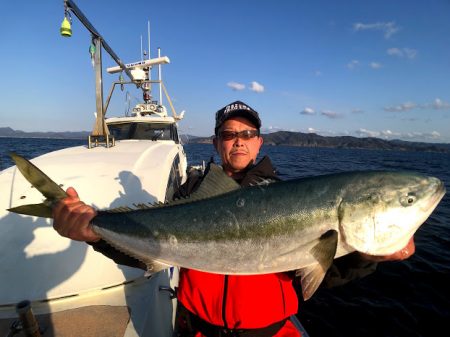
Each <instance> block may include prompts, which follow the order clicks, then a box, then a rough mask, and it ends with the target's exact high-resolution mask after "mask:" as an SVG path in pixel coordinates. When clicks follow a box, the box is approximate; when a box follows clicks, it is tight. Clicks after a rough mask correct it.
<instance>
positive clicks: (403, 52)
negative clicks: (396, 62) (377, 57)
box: [386, 48, 417, 60]
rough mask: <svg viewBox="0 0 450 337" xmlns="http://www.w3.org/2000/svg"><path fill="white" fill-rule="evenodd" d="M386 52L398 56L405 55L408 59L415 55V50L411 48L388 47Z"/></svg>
mask: <svg viewBox="0 0 450 337" xmlns="http://www.w3.org/2000/svg"><path fill="white" fill-rule="evenodd" d="M386 53H387V54H388V55H391V56H397V57H400V58H403V57H406V58H408V59H411V60H412V59H414V58H416V56H417V50H416V49H411V48H402V49H400V48H389V49H388V50H387V51H386Z"/></svg>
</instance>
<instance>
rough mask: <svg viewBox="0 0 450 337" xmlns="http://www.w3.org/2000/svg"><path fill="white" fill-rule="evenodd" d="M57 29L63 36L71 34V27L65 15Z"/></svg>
mask: <svg viewBox="0 0 450 337" xmlns="http://www.w3.org/2000/svg"><path fill="white" fill-rule="evenodd" d="M59 31H60V33H61V35H62V36H65V37H71V36H72V27H71V26H70V21H69V20H68V19H67V17H64V20H63V22H62V23H61V29H60V30H59Z"/></svg>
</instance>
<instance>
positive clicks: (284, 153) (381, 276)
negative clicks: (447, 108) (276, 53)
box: [0, 138, 450, 337]
mask: <svg viewBox="0 0 450 337" xmlns="http://www.w3.org/2000/svg"><path fill="white" fill-rule="evenodd" d="M84 144H85V141H84V140H67V139H36V138H33V139H30V138H25V139H19V138H0V169H1V170H3V169H5V168H7V167H9V166H11V165H13V163H12V161H11V160H10V158H9V156H8V152H9V151H15V152H17V153H19V154H21V155H23V156H25V157H26V158H33V157H36V156H39V155H42V154H44V153H46V152H50V151H54V150H58V149H62V148H66V147H71V146H77V145H84ZM185 151H186V153H187V156H188V162H189V164H190V165H198V164H201V163H202V161H206V162H207V161H209V160H210V158H211V157H212V158H213V159H214V160H215V161H216V162H219V158H218V157H217V155H216V154H215V152H214V148H213V146H212V145H211V144H186V145H185ZM264 155H268V156H269V157H270V158H271V160H272V162H273V164H274V166H275V167H276V170H277V172H278V174H279V176H280V177H281V178H282V179H292V178H299V177H308V176H315V175H320V174H327V173H334V172H344V171H353V170H394V171H397V170H406V171H415V172H419V173H423V174H427V175H431V176H435V177H437V178H440V179H441V180H442V181H443V182H444V183H445V185H446V188H447V194H446V195H445V196H444V198H443V199H442V200H441V202H440V204H439V205H438V207H437V208H436V209H435V211H434V212H433V213H432V215H431V216H430V217H429V218H428V220H427V221H426V222H425V224H424V225H422V226H421V227H420V228H419V230H418V231H417V232H416V234H415V236H414V237H415V243H416V252H415V254H414V255H413V256H412V257H410V258H409V259H407V260H406V261H396V262H382V263H379V264H378V267H377V270H376V271H375V272H374V273H372V274H370V275H368V276H366V277H364V278H362V279H359V280H354V281H351V282H349V283H347V284H345V285H342V286H338V287H334V288H330V289H327V288H319V290H318V291H317V292H316V293H315V294H314V295H313V297H312V298H311V299H309V300H308V301H300V304H299V312H298V315H297V316H298V318H299V319H300V321H301V323H302V324H303V326H304V327H305V329H306V331H307V332H308V333H309V335H310V336H311V337H319V336H320V337H321V336H327V337H331V336H346V337H348V336H355V337H356V336H357V337H365V336H377V337H379V336H392V337H394V336H395V337H403V336H404V337H425V336H427V337H428V336H430V337H431V336H450V333H449V330H448V327H449V325H450V154H449V153H432V152H395V151H385V150H359V149H329V148H302V147H287V146H266V147H264V146H263V148H262V151H261V157H262V156H264ZM261 296H264V294H261Z"/></svg>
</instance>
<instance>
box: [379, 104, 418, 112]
mask: <svg viewBox="0 0 450 337" xmlns="http://www.w3.org/2000/svg"><path fill="white" fill-rule="evenodd" d="M415 108H417V104H415V103H412V102H406V103H403V104H400V105H395V106H387V107H385V108H384V111H389V112H403V111H409V110H412V109H415Z"/></svg>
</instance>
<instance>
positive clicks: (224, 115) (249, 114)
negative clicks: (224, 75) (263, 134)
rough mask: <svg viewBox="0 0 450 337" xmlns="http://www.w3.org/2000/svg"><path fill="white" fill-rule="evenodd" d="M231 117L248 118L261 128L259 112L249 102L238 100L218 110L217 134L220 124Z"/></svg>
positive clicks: (215, 129) (215, 131)
mask: <svg viewBox="0 0 450 337" xmlns="http://www.w3.org/2000/svg"><path fill="white" fill-rule="evenodd" d="M231 117H243V118H246V119H248V120H249V121H250V122H252V124H253V125H254V126H255V127H256V128H257V129H259V128H261V119H259V115H258V113H257V112H256V111H255V110H253V109H252V108H251V107H250V106H248V105H247V104H245V103H243V102H241V101H236V102H233V103H230V104H228V105H227V106H224V107H223V108H222V109H220V110H219V111H217V112H216V127H215V128H214V133H215V134H216V135H217V130H219V128H220V126H221V125H222V124H223V123H224V122H225V121H226V120H227V119H230V118H231Z"/></svg>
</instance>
